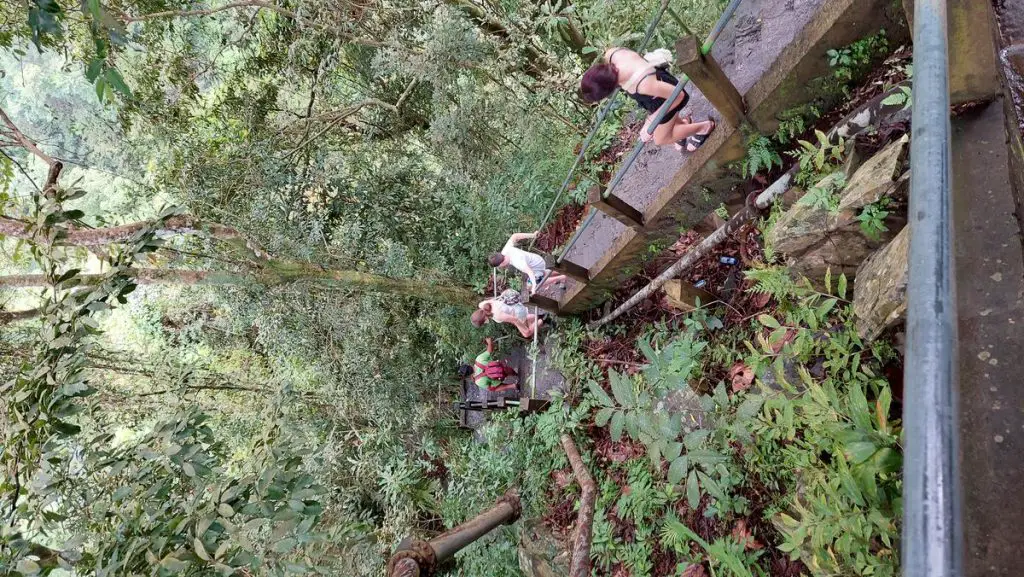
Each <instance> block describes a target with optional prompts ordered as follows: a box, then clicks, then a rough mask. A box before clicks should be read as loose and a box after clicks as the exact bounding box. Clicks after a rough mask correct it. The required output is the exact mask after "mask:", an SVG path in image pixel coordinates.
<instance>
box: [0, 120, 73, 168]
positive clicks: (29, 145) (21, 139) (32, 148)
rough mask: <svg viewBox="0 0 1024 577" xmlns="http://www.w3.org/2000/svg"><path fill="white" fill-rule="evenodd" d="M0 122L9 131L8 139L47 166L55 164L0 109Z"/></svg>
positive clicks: (52, 159)
mask: <svg viewBox="0 0 1024 577" xmlns="http://www.w3.org/2000/svg"><path fill="white" fill-rule="evenodd" d="M0 120H2V121H3V123H4V124H6V125H7V129H8V130H9V131H10V138H13V139H14V140H15V141H17V143H18V144H19V145H21V147H22V148H24V149H25V150H27V151H29V152H31V153H32V154H34V155H36V156H38V157H39V158H40V159H42V161H43V162H45V163H46V164H47V165H48V166H53V164H54V163H55V162H57V161H56V160H54V158H53V157H52V156H50V155H49V154H46V153H45V152H43V151H42V150H39V147H38V146H36V143H34V142H32V140H31V139H29V138H28V137H27V136H25V135H24V134H22V132H21V131H20V130H18V127H17V126H16V125H15V124H14V122H13V121H12V120H11V117H10V116H7V113H6V112H4V109H3V108H2V107H0ZM58 173H59V170H58Z"/></svg>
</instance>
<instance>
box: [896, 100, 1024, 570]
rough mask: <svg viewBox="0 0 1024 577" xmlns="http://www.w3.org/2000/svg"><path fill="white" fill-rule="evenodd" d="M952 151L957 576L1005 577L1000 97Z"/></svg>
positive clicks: (1011, 308) (1016, 293)
mask: <svg viewBox="0 0 1024 577" xmlns="http://www.w3.org/2000/svg"><path fill="white" fill-rule="evenodd" d="M952 149H953V196H954V209H953V218H954V227H955V230H954V237H955V243H956V244H955V249H956V283H957V286H956V290H957V307H958V309H957V312H958V314H959V323H958V330H959V356H960V366H959V368H960V378H959V381H960V391H959V392H960V424H961V426H960V429H961V447H960V449H961V478H962V486H963V493H964V500H963V505H964V506H963V514H964V538H965V542H966V546H967V556H966V559H965V575H967V576H968V577H975V576H977V577H981V576H982V575H984V576H988V577H997V576H1006V577H1010V576H1016V575H1021V572H1022V571H1021V569H1020V567H1019V564H1020V561H1019V553H1020V551H1024V533H1022V532H1021V531H1020V528H1021V527H1022V526H1024V505H1022V503H1021V500H1020V497H1019V493H1020V490H1021V488H1022V487H1024V247H1022V244H1021V229H1020V226H1019V223H1018V221H1017V219H1016V217H1015V216H1014V210H1015V203H1014V193H1013V190H1012V187H1011V179H1010V164H1009V147H1008V145H1007V131H1006V117H1005V114H1004V107H1003V103H1002V102H1001V101H998V100H997V101H995V102H993V103H991V104H989V105H987V106H985V107H984V108H981V109H978V110H975V111H972V112H970V113H967V114H965V115H963V116H961V117H959V118H956V119H954V121H953V142H952ZM906 402H908V403H912V402H914V400H913V399H906Z"/></svg>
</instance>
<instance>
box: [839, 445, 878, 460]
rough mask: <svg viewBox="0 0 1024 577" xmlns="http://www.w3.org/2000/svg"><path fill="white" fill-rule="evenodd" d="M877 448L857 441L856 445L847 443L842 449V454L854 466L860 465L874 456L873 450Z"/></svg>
mask: <svg viewBox="0 0 1024 577" xmlns="http://www.w3.org/2000/svg"><path fill="white" fill-rule="evenodd" d="M877 448H878V447H876V446H875V444H874V443H872V442H870V441H859V442H856V443H849V444H847V445H846V446H844V447H843V453H844V454H845V455H846V458H847V459H849V460H850V461H852V462H853V463H854V464H860V463H863V462H864V461H867V460H868V459H870V458H871V456H872V455H874V454H875V450H876V449H877Z"/></svg>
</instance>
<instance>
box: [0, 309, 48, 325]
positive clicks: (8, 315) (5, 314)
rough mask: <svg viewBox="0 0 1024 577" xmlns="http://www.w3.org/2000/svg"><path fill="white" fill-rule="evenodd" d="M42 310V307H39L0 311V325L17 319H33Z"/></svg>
mask: <svg viewBox="0 0 1024 577" xmlns="http://www.w3.org/2000/svg"><path fill="white" fill-rule="evenodd" d="M42 312H43V309H40V308H34V309H26V310H23V311H0V326H3V325H7V324H10V323H13V322H17V321H23V320H27V319H34V318H36V317H38V316H39V315H40V314H42Z"/></svg>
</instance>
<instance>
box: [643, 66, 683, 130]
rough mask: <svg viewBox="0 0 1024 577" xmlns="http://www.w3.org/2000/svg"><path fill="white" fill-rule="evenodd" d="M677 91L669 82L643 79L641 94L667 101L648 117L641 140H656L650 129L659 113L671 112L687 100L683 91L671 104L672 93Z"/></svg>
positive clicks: (649, 78)
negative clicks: (662, 111) (663, 111)
mask: <svg viewBox="0 0 1024 577" xmlns="http://www.w3.org/2000/svg"><path fill="white" fill-rule="evenodd" d="M675 89H676V87H675V86H673V85H671V84H669V83H668V82H663V81H661V80H658V79H657V78H655V77H654V76H649V77H647V78H645V79H643V80H642V81H641V82H640V85H639V86H637V91H638V92H640V93H641V94H646V95H647V96H655V97H658V98H664V99H665V104H662V105H661V108H659V109H658V110H656V111H654V112H652V113H651V114H648V115H647V120H645V121H644V126H643V128H641V129H640V140H642V141H644V142H647V141H648V140H650V139H652V138H654V135H653V134H652V133H651V132H650V128H651V123H652V122H654V117H655V116H657V115H658V112H659V111H661V110H671V109H672V108H674V107H675V106H676V105H678V104H682V102H683V99H684V98H685V96H683V93H682V91H680V92H679V95H678V96H676V98H675V100H673V101H671V102H669V100H668V99H669V98H671V97H672V93H673V92H674V91H675ZM663 120H664V119H663Z"/></svg>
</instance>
